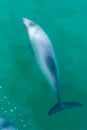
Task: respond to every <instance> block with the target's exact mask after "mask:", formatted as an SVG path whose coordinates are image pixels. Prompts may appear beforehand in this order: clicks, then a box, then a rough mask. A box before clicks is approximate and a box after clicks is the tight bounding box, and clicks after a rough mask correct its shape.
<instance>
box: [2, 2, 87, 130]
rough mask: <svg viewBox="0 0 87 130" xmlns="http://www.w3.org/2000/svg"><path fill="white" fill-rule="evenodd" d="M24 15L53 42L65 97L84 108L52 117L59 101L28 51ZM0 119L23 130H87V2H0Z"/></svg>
mask: <svg viewBox="0 0 87 130" xmlns="http://www.w3.org/2000/svg"><path fill="white" fill-rule="evenodd" d="M22 17H25V18H29V19H31V20H33V21H35V22H36V23H38V24H39V25H40V26H41V27H42V28H43V29H44V30H45V31H46V33H47V34H48V36H49V37H50V39H51V41H52V43H53V47H54V51H55V54H56V59H57V61H58V66H59V73H60V93H61V97H62V99H63V100H64V101H77V102H80V103H83V107H78V108H72V109H67V110H64V111H62V112H59V113H56V114H54V115H53V116H51V117H49V116H48V111H49V109H50V108H51V107H52V106H53V105H54V104H55V103H57V98H56V96H55V94H54V93H53V91H52V89H51V87H50V84H49V83H48V82H47V80H46V79H45V77H44V76H43V74H42V73H41V71H40V68H39V66H38V64H37V62H36V59H35V57H34V56H32V54H31V52H30V51H29V44H30V41H29V40H28V36H27V33H26V31H25V27H24V25H23V21H22ZM0 115H1V116H3V117H5V118H6V119H7V120H9V121H11V122H12V124H14V126H15V127H16V128H18V130H87V1H86V0H80V1H79V0H14V1H12V0H0Z"/></svg>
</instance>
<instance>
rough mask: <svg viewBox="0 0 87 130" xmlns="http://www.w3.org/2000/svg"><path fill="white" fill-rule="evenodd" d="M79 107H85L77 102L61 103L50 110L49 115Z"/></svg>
mask: <svg viewBox="0 0 87 130" xmlns="http://www.w3.org/2000/svg"><path fill="white" fill-rule="evenodd" d="M79 106H83V105H82V104H80V103H76V102H59V103H57V104H56V105H55V106H53V107H52V108H51V109H50V110H49V112H48V114H49V115H52V114H54V113H56V112H59V111H62V110H64V109H68V108H72V107H79Z"/></svg>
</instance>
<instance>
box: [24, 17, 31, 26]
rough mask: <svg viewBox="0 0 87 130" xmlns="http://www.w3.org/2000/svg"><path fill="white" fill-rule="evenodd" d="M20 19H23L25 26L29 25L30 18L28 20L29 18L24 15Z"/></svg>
mask: <svg viewBox="0 0 87 130" xmlns="http://www.w3.org/2000/svg"><path fill="white" fill-rule="evenodd" d="M22 20H23V22H24V24H25V26H29V25H30V23H31V20H29V19H27V18H24V17H23V18H22Z"/></svg>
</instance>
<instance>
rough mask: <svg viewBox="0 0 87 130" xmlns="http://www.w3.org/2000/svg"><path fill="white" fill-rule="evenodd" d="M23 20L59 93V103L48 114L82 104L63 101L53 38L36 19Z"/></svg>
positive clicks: (43, 65) (44, 69) (39, 58)
mask: <svg viewBox="0 0 87 130" xmlns="http://www.w3.org/2000/svg"><path fill="white" fill-rule="evenodd" d="M22 20H23V23H24V25H25V27H26V29H27V33H28V37H29V39H30V41H31V47H32V51H33V54H34V55H35V57H36V60H37V62H38V64H39V66H40V68H41V70H42V72H43V73H44V75H45V77H46V78H47V79H48V81H49V83H50V85H51V86H52V89H53V90H54V92H55V93H56V95H57V99H58V103H57V104H56V105H54V106H53V107H52V108H51V109H50V110H49V112H48V114H49V115H52V114H54V113H56V112H59V111H62V110H64V109H67V108H72V107H77V106H82V104H81V103H76V102H64V101H62V99H61V96H60V91H59V86H60V85H59V71H58V68H57V61H56V58H55V54H54V50H53V47H52V43H51V40H50V39H49V37H48V36H47V34H46V33H45V32H44V30H43V29H42V28H41V27H40V26H39V25H38V24H36V23H35V22H34V21H32V20H29V19H27V18H22Z"/></svg>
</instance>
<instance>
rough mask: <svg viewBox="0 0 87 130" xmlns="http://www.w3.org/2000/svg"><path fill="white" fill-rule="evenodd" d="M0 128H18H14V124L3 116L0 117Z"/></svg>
mask: <svg viewBox="0 0 87 130" xmlns="http://www.w3.org/2000/svg"><path fill="white" fill-rule="evenodd" d="M0 130H18V129H16V128H14V126H13V125H12V124H11V123H10V122H9V121H7V120H6V119H4V118H3V117H0Z"/></svg>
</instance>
